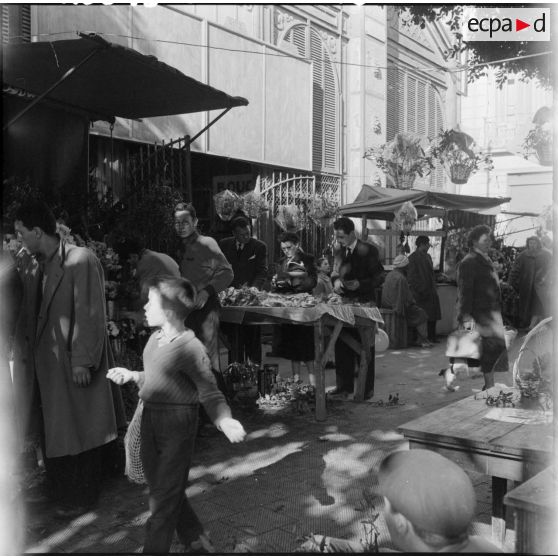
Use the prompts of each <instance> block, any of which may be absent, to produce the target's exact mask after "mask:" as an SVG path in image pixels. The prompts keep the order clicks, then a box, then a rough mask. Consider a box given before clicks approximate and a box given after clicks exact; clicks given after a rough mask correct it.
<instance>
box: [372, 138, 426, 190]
mask: <svg viewBox="0 0 558 558" xmlns="http://www.w3.org/2000/svg"><path fill="white" fill-rule="evenodd" d="M422 140H423V138H422V137H421V136H418V135H415V134H410V133H406V132H405V133H401V134H396V135H395V137H394V138H393V140H391V141H389V142H388V143H386V144H384V145H380V146H378V147H371V148H369V149H368V150H367V151H366V153H365V154H364V157H365V158H367V159H371V160H373V161H374V162H375V163H376V166H377V167H378V168H379V169H380V170H382V171H384V172H385V173H386V176H387V178H388V185H390V186H391V187H392V188H397V189H399V190H408V189H409V188H411V187H412V186H413V184H414V182H415V179H416V177H417V175H418V176H426V175H427V174H429V173H430V171H431V169H432V168H433V167H432V163H431V160H430V158H429V157H427V156H426V154H425V152H424V149H423V148H422V146H421V142H422Z"/></svg>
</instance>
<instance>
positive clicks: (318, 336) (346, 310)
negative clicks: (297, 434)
mask: <svg viewBox="0 0 558 558" xmlns="http://www.w3.org/2000/svg"><path fill="white" fill-rule="evenodd" d="M220 320H221V322H227V323H232V324H239V325H240V324H246V325H264V324H275V325H276V324H296V325H304V326H309V327H313V328H314V346H315V360H316V419H317V420H325V419H326V417H327V412H326V398H325V364H326V363H327V362H328V360H333V357H332V355H333V351H334V347H335V342H336V341H337V339H338V338H340V339H342V340H343V341H344V342H345V343H346V344H347V345H348V346H349V347H350V348H351V349H352V350H353V351H354V352H355V353H356V354H357V355H359V357H360V367H359V372H358V377H357V381H356V385H355V392H354V399H355V401H363V400H364V390H365V384H366V375H367V372H368V363H369V362H370V359H371V353H372V348H373V347H374V344H375V337H376V335H375V332H376V327H377V324H378V323H383V320H382V316H381V314H380V311H379V310H378V308H377V307H376V306H349V305H345V304H325V303H320V304H317V305H316V306H312V307H310V308H299V307H296V308H295V307H292V308H285V307H267V306H224V307H222V308H221V310H220ZM344 327H345V328H346V327H356V328H357V330H358V332H359V337H360V340H357V339H355V338H354V337H351V336H350V335H348V334H347V333H346V332H344V331H343V328H344ZM328 334H329V341H328V344H327V347H326V346H325V343H324V340H325V337H326V335H328Z"/></svg>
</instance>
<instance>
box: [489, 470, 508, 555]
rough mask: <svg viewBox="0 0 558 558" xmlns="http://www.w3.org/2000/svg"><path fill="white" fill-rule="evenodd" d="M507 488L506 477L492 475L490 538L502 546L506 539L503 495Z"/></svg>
mask: <svg viewBox="0 0 558 558" xmlns="http://www.w3.org/2000/svg"><path fill="white" fill-rule="evenodd" d="M507 489H508V481H507V479H503V478H500V477H492V538H493V540H494V541H495V542H496V544H498V545H500V546H501V547H503V545H504V542H505V540H506V507H505V506H504V496H505V495H506V492H507Z"/></svg>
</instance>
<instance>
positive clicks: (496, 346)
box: [457, 225, 508, 389]
mask: <svg viewBox="0 0 558 558" xmlns="http://www.w3.org/2000/svg"><path fill="white" fill-rule="evenodd" d="M490 233H491V231H490V228H489V227H487V226H486V225H478V226H476V227H475V228H474V229H473V230H472V231H471V232H470V234H469V239H468V240H469V253H468V254H467V255H466V256H465V257H464V258H463V259H462V260H461V262H460V263H459V267H458V269H457V321H458V323H459V324H460V325H462V326H464V327H465V328H470V327H473V326H474V327H475V329H476V330H477V331H478V332H479V333H480V335H481V340H482V343H481V357H480V368H481V372H482V373H483V374H484V388H483V389H487V388H490V387H492V386H493V385H494V371H495V370H496V368H497V367H498V371H502V370H507V369H508V355H507V351H506V342H505V337H504V322H503V320H502V310H501V304H500V284H499V280H498V274H497V273H496V271H495V270H494V265H493V263H492V260H491V259H490V258H489V257H488V250H489V248H490V245H491V242H492V241H491V239H490Z"/></svg>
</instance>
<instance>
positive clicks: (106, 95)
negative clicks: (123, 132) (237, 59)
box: [2, 33, 248, 121]
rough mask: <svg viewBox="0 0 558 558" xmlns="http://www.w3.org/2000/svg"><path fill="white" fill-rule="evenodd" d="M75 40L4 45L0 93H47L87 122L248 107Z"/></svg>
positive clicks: (129, 52) (101, 45) (134, 54)
mask: <svg viewBox="0 0 558 558" xmlns="http://www.w3.org/2000/svg"><path fill="white" fill-rule="evenodd" d="M80 36H81V38H80V39H69V40H61V41H49V42H36V43H26V44H7V45H3V76H2V80H3V84H4V90H6V88H7V87H8V88H12V89H13V90H15V91H17V92H18V94H19V96H23V95H24V94H25V93H27V94H31V95H32V96H41V95H44V93H45V92H46V91H48V90H49V89H51V91H50V92H49V93H48V94H47V95H46V97H45V98H46V99H48V100H50V101H54V102H56V103H62V104H63V105H65V106H67V107H68V108H73V109H75V110H77V111H79V112H85V113H87V114H88V115H89V116H90V118H91V119H92V120H99V119H103V120H107V121H113V120H114V117H116V116H119V117H122V118H148V117H154V116H165V115H171V114H186V113H192V112H200V111H207V110H216V109H228V108H232V107H237V106H243V105H247V104H248V101H247V100H246V99H244V98H243V97H232V96H230V95H227V94H226V93H224V92H223V91H220V90H218V89H215V88H213V87H211V86H209V85H206V84H204V83H201V82H199V81H197V80H195V79H193V78H191V77H188V76H186V75H184V74H183V73H181V72H180V71H178V70H177V69H176V68H173V67H172V66H168V65H167V64H165V63H163V62H160V61H159V60H157V58H155V57H154V56H148V55H145V54H141V53H139V52H138V51H136V50H133V49H131V48H127V47H124V46H121V45H116V44H113V43H109V42H108V41H106V40H104V39H103V38H101V37H100V36H98V35H95V34H91V35H85V34H81V33H80ZM72 69H73V71H72ZM58 82H60V83H59V84H58V85H56V86H55V87H53V86H54V85H55V84H57V83H58Z"/></svg>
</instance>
